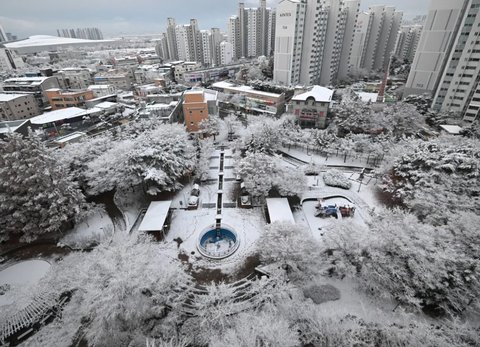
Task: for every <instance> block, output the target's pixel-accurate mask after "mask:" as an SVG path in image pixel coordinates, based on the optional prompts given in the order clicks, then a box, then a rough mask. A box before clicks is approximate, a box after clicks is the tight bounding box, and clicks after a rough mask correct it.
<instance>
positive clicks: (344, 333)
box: [0, 101, 480, 347]
mask: <svg viewBox="0 0 480 347" xmlns="http://www.w3.org/2000/svg"><path fill="white" fill-rule="evenodd" d="M356 102H357V101H353V105H354V106H355V105H357V104H356ZM337 107H340V109H339V110H337V113H336V114H337V117H338V118H339V120H336V123H335V124H334V125H335V127H331V128H327V129H325V130H322V129H301V128H300V127H299V126H298V124H296V123H295V122H294V121H293V120H292V117H290V116H285V117H282V118H279V119H272V118H268V117H265V116H255V117H251V116H249V117H244V118H242V119H241V120H239V119H237V117H236V116H233V115H230V116H227V117H225V119H224V120H220V119H217V120H211V122H210V123H211V124H209V126H210V127H216V126H217V125H218V126H219V127H221V129H219V131H218V132H219V134H220V135H218V137H217V139H216V141H217V143H216V144H214V143H213V141H212V139H211V138H205V139H196V138H195V137H191V136H188V135H187V133H186V132H185V130H184V128H183V127H182V126H180V125H164V124H158V123H155V121H153V120H139V121H138V122H137V123H132V124H127V125H126V126H125V127H124V128H123V129H117V130H116V132H113V133H105V134H103V135H101V136H97V137H93V138H87V139H85V140H84V142H81V143H79V144H72V145H68V146H66V147H65V148H63V149H61V150H58V151H54V152H49V151H48V150H46V149H45V148H43V147H42V145H41V144H40V142H39V141H38V140H36V139H34V138H28V137H27V138H26V139H22V138H20V137H14V138H13V139H11V141H12V143H11V147H8V148H6V147H5V148H4V147H2V150H4V151H5V153H7V154H8V155H11V152H9V151H11V150H12V148H18V149H19V151H22V152H21V157H22V158H30V159H29V160H30V161H29V162H28V161H27V162H25V163H24V167H23V169H21V170H18V169H17V170H16V171H15V172H24V171H25V180H26V181H25V182H26V183H25V185H28V184H29V181H28V178H29V177H34V175H41V174H45V173H48V175H51V176H54V177H55V178H56V180H57V189H56V190H54V191H51V192H50V190H49V189H48V184H47V183H48V182H49V181H48V179H50V176H48V175H47V176H46V179H45V180H40V181H39V182H40V183H35V184H36V185H37V186H38V187H37V186H36V188H38V191H39V193H38V196H36V197H35V199H37V200H35V201H39V202H40V203H39V207H38V208H39V209H40V210H36V209H33V208H32V204H31V203H30V202H29V201H33V197H30V198H28V197H26V196H24V195H25V194H26V193H25V191H24V190H23V187H22V186H19V185H15V181H14V180H10V178H9V177H10V176H9V175H11V173H9V175H7V173H5V175H4V176H5V179H6V180H9V181H8V182H7V183H8V184H10V185H11V186H12V190H11V192H10V193H9V194H11V196H12V197H11V198H9V199H10V200H9V201H10V202H11V203H12V204H14V205H15V206H16V208H17V210H18V211H16V212H15V216H16V218H17V219H15V218H13V214H6V215H8V217H7V218H6V219H4V220H2V221H1V223H3V224H2V225H4V226H5V228H9V229H8V230H13V229H14V227H15V228H17V227H18V224H17V223H19V221H24V220H28V218H27V217H26V216H32V221H33V218H36V219H35V223H34V222H29V223H25V225H23V226H22V229H21V230H22V232H21V234H15V233H12V234H11V235H10V234H2V237H3V238H5V245H6V246H8V247H9V249H8V250H7V252H5V253H2V254H5V256H2V258H1V260H2V261H3V264H2V268H1V269H0V287H1V292H0V294H1V295H0V307H2V311H3V312H6V313H7V315H6V316H5V317H6V319H7V320H8V321H9V322H10V323H9V324H10V325H9V326H11V324H13V325H15V323H12V322H16V319H19V318H18V317H20V316H21V317H27V316H28V312H27V311H28V310H29V308H28V307H36V306H29V305H30V303H31V302H32V300H34V301H35V298H36V295H37V294H39V295H43V296H45V295H47V294H48V295H49V296H48V304H45V303H44V302H43V301H42V302H41V305H44V306H45V307H44V309H45V310H46V311H41V314H42V315H44V314H45V313H46V312H50V313H52V312H54V313H60V312H61V314H58V315H56V316H55V315H49V316H48V317H47V316H42V317H39V316H33V315H30V316H28V317H30V318H29V319H30V320H26V321H25V322H26V323H25V325H26V327H25V329H27V328H30V329H33V328H32V327H33V326H35V329H36V330H35V331H33V330H32V331H30V332H29V334H31V337H30V335H28V338H24V340H22V344H23V345H24V346H39V345H59V346H71V345H81V344H88V345H98V346H103V345H118V346H123V345H130V346H137V345H138V346H140V345H144V344H145V341H146V339H153V340H158V341H162V343H167V344H170V345H171V346H185V345H191V346H195V347H197V346H207V345H208V346H225V345H231V346H236V345H245V346H247V345H252V343H250V342H252V341H250V340H249V341H247V342H245V337H246V336H250V335H252V336H255V337H256V339H257V338H258V339H261V341H262V342H261V343H262V344H265V345H272V346H277V345H278V346H304V345H316V344H319V343H320V345H321V342H319V341H323V340H322V338H323V337H325V336H328V337H327V338H328V339H330V338H331V336H336V337H335V339H336V340H335V341H339V342H338V344H337V345H339V346H342V345H352V344H355V343H363V344H365V345H367V346H370V345H372V343H371V340H370V338H371V336H373V335H375V336H380V337H379V339H380V340H378V341H377V340H375V341H376V342H375V343H376V345H399V346H407V345H413V346H416V345H432V346H457V345H458V346H469V345H475V344H470V343H469V341H470V342H472V341H476V340H478V321H479V319H478V317H479V316H480V312H479V310H478V302H477V300H476V299H475V298H476V295H477V294H478V287H479V286H478V283H479V281H478V278H479V277H478V271H477V265H478V264H477V263H478V261H477V260H478V254H477V253H478V248H477V247H476V245H477V243H478V237H477V236H478V235H477V231H476V225H478V223H477V222H480V221H479V220H478V214H476V212H477V211H478V206H479V205H478V199H477V198H476V193H475V189H476V188H475V187H476V185H477V183H478V182H477V178H478V167H479V166H478V148H479V146H478V140H476V139H471V138H462V137H454V138H453V137H443V136H439V137H438V138H435V139H431V140H429V141H424V140H419V139H415V138H412V137H406V136H403V135H401V131H404V133H405V134H406V133H408V131H407V130H408V129H410V128H411V127H414V126H416V125H415V124H413V122H409V121H408V120H409V119H410V118H411V114H410V113H411V112H414V111H413V110H412V108H411V106H410V105H404V106H401V107H402V108H401V109H398V110H389V109H388V107H386V108H385V109H384V110H383V111H379V113H369V112H373V111H371V110H369V109H368V106H365V105H357V106H355V107H353V106H351V105H350V104H348V105H342V106H337ZM342 107H343V108H342ZM347 111H348V112H347ZM342 112H343V113H342ZM389 112H390V113H393V114H395V117H396V118H395V117H393V118H392V117H389V116H391V114H390V113H389ZM415 112H416V111H415ZM347 113H349V114H350V115H349V116H347V115H346V114H347ZM364 113H365V114H364ZM342 117H343V118H342ZM349 117H353V118H352V119H353V120H352V122H355V124H356V126H355V127H353V126H352V125H351V124H350V123H348V122H346V119H350V118H349ZM415 117H417V118H419V117H420V116H419V115H415ZM372 119H373V120H375V121H376V122H378V123H379V124H382V125H383V126H384V128H385V129H384V130H382V132H381V133H380V132H378V131H374V132H371V131H370V130H371V129H372V128H373V129H377V128H376V126H377V124H372V122H373V120H372ZM227 128H228V129H235V134H236V135H237V139H235V140H232V141H228V140H227V132H226V131H225V129H227ZM351 129H354V130H355V132H353V131H350V130H351ZM359 129H360V130H359ZM362 129H363V130H365V131H363V132H362ZM402 129H403V130H402ZM405 129H407V130H405ZM213 130H215V129H213ZM213 130H212V132H214V131H213ZM229 131H230V130H229ZM349 131H350V132H349ZM357 131H359V132H360V133H357ZM23 147H25V148H27V150H23V149H22V148H23ZM459 148H461V150H459ZM29 153H36V155H35V156H29ZM22 160H23V159H22ZM20 162H22V161H20ZM32 165H33V166H38V167H39V168H41V170H35V171H29V170H31V167H32ZM1 170H5V169H2V168H0V172H2V171H1ZM37 171H38V172H39V173H38V172H37ZM5 172H6V171H5ZM2 177H3V176H2ZM35 182H36V181H35ZM42 184H43V185H42ZM446 187H449V188H448V189H446ZM467 187H468V188H467ZM32 191H33V189H32ZM45 191H47V192H49V193H48V194H47V193H45ZM0 192H1V191H0ZM457 192H458V193H457ZM467 197H468V198H467ZM49 199H53V200H54V201H53V203H51V204H50V205H48V206H50V207H49V208H48V209H46V208H43V206H46V204H47V202H48V201H49ZM452 202H453V204H452ZM38 211H40V213H38ZM222 228H224V229H225V230H231V231H233V233H232V234H228V233H227V232H225V233H224V234H222V233H221V230H222ZM5 230H7V229H5ZM15 230H19V229H15ZM207 233H210V234H208V238H205V244H204V245H203V246H204V247H205V249H199V245H201V242H200V241H201V240H202V237H203V236H205V235H206V234H207ZM231 235H234V236H235V238H234V239H233V238H232V237H231ZM227 236H228V237H227ZM222 237H225V239H222ZM9 238H11V239H10V240H8V239H9ZM37 240H38V241H37ZM32 241H37V242H39V244H38V245H35V243H30V242H32ZM236 241H238V242H236ZM41 242H45V243H46V242H49V243H50V244H52V243H53V244H54V245H55V247H57V248H61V247H63V248H61V249H62V250H63V251H64V253H62V254H55V255H52V254H49V253H48V252H45V253H41V252H39V251H38V252H37V253H35V249H37V248H36V247H38V249H40V248H41ZM16 243H20V244H21V246H19V247H18V248H16V247H17V244H16ZM23 243H24V244H23ZM29 247H30V248H29ZM25 249H31V250H30V253H29V252H25ZM202 250H203V251H204V252H202ZM230 250H232V252H229V251H230ZM21 257H24V258H25V259H21ZM22 261H26V262H22ZM47 261H48V262H47ZM47 289H48V290H47ZM45 293H47V294H45ZM60 301H61V305H60V304H59V305H57V304H56V303H57V302H60ZM39 305H40V304H39ZM52 307H55V309H53V308H52ZM57 310H58V311H57ZM19 311H21V312H22V315H19V316H18V317H17V318H15V319H13V318H12V317H16V316H15V314H17V313H18V312H19ZM53 316H55V317H53ZM32 317H33V318H32ZM451 319H453V321H455V320H456V319H461V320H462V322H464V325H462V326H459V325H457V323H452V321H451ZM39 322H41V324H39ZM431 323H433V324H435V325H436V326H439V327H440V328H438V329H437V328H434V327H432V326H431V325H430V324H431ZM30 325H31V326H32V327H30ZM9 331H10V330H8V329H7V332H6V333H5V334H4V335H2V336H7V337H8V338H9V339H12V341H13V339H16V338H17V337H18V336H22V334H23V333H24V331H23V330H15V332H13V333H12V332H11V331H10V332H9ZM266 331H267V332H269V333H268V334H267V335H265V332H266ZM372 334H373V335H372ZM25 336H27V335H25ZM322 336H323V337H322ZM256 339H255V340H254V341H253V345H255V344H256V343H257V342H256V341H257V340H256ZM15 341H16V340H15ZM52 341H54V342H52ZM259 341H260V340H259ZM286 341H290V342H288V343H287V342H286ZM432 341H433V342H432ZM2 342H3V341H2Z"/></svg>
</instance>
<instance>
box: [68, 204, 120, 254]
mask: <svg viewBox="0 0 480 347" xmlns="http://www.w3.org/2000/svg"><path fill="white" fill-rule="evenodd" d="M112 234H113V223H112V220H111V219H110V217H109V216H108V214H107V213H106V212H105V211H103V210H101V209H99V210H98V211H96V213H95V214H93V215H92V216H90V217H89V218H87V219H86V220H85V221H83V222H81V223H78V224H77V225H75V227H74V228H73V229H72V230H71V231H69V232H68V233H67V234H66V235H65V236H64V237H63V238H62V239H61V240H60V244H65V245H68V246H70V247H72V248H83V247H88V246H90V245H92V244H95V243H98V242H100V241H101V240H103V239H104V238H106V237H111V236H112Z"/></svg>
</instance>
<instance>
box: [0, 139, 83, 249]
mask: <svg viewBox="0 0 480 347" xmlns="http://www.w3.org/2000/svg"><path fill="white" fill-rule="evenodd" d="M83 205H84V198H83V195H82V194H81V192H80V191H79V190H78V188H77V186H76V185H75V184H73V183H72V182H70V181H69V180H68V178H67V175H66V174H65V172H64V170H63V169H62V167H60V166H59V165H57V163H56V161H55V160H54V159H53V158H52V157H51V156H50V155H49V152H48V151H47V149H46V148H45V147H44V145H43V144H42V143H41V142H40V140H39V139H38V138H36V137H35V136H34V135H33V134H30V135H29V136H27V137H22V136H21V135H19V134H11V135H8V136H7V137H6V138H5V139H3V140H0V240H1V239H7V238H8V237H9V236H10V235H18V236H21V237H22V239H23V240H26V241H31V240H33V239H35V238H37V237H39V236H40V235H42V234H46V233H50V232H58V231H61V229H62V227H65V225H66V223H68V222H70V221H72V220H73V218H74V217H75V215H76V214H78V213H79V212H80V210H81V208H82V206H83Z"/></svg>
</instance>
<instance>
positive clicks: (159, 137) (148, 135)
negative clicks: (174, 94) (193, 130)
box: [57, 121, 196, 195]
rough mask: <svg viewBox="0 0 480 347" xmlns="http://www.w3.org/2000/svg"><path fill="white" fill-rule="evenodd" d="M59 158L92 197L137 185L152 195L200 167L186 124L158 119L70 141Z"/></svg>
mask: <svg viewBox="0 0 480 347" xmlns="http://www.w3.org/2000/svg"><path fill="white" fill-rule="evenodd" d="M57 156H58V157H59V159H60V161H61V162H64V165H65V166H67V167H69V168H70V170H71V175H72V176H73V178H74V179H76V180H78V181H80V182H81V184H82V186H83V187H84V188H85V190H86V191H87V193H88V194H89V195H97V194H100V193H103V192H106V191H111V190H113V189H117V188H119V189H126V188H130V187H133V186H139V185H142V186H143V187H144V190H145V191H146V192H148V193H151V194H155V193H156V192H159V191H162V190H168V191H172V190H175V189H178V188H180V186H181V185H180V184H179V182H178V180H179V179H180V178H182V177H184V176H187V175H191V174H192V173H193V171H194V169H195V165H196V152H195V147H194V146H193V144H192V143H191V141H190V140H189V139H188V135H187V133H186V132H185V131H184V129H183V127H182V126H180V125H176V124H175V125H167V124H159V123H158V121H157V122H154V121H145V122H139V123H138V124H132V125H131V126H129V127H126V128H125V129H124V131H121V132H119V133H116V134H109V133H107V134H106V135H104V136H98V137H97V138H93V139H87V140H86V141H84V142H80V143H77V144H71V145H68V146H67V147H66V148H65V152H63V151H59V153H58V154H57Z"/></svg>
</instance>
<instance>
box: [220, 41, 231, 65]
mask: <svg viewBox="0 0 480 347" xmlns="http://www.w3.org/2000/svg"><path fill="white" fill-rule="evenodd" d="M219 47H220V64H221V65H227V64H230V63H231V62H232V61H233V46H232V44H231V43H230V42H228V41H223V42H221V43H220V45H219Z"/></svg>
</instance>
